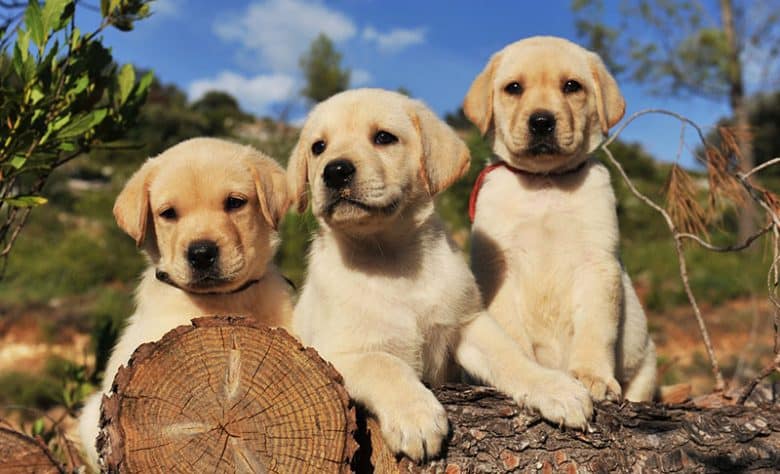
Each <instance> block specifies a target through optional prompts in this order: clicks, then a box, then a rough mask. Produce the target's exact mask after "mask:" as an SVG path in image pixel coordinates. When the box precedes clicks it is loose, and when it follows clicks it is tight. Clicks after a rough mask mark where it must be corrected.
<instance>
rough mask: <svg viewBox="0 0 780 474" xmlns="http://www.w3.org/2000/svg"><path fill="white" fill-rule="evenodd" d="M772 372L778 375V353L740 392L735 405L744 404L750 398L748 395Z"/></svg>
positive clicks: (779, 358)
mask: <svg viewBox="0 0 780 474" xmlns="http://www.w3.org/2000/svg"><path fill="white" fill-rule="evenodd" d="M774 371H777V372H778V373H780V353H778V354H775V358H774V359H773V360H772V362H770V363H769V364H768V365H767V366H766V367H764V369H763V370H762V371H761V373H759V374H758V376H757V377H755V378H754V379H753V380H751V381H750V383H749V384H747V385H746V386H745V389H744V390H743V391H742V395H740V396H739V400H737V403H739V404H740V405H741V404H743V403H745V401H747V399H748V397H750V394H751V393H753V390H755V388H756V386H757V385H758V384H759V383H760V382H761V381H762V380H764V379H765V378H767V377H769V376H770V375H771V374H772V372H774Z"/></svg>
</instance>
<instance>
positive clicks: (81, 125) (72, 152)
mask: <svg viewBox="0 0 780 474" xmlns="http://www.w3.org/2000/svg"><path fill="white" fill-rule="evenodd" d="M148 3H149V2H148V1H145V0H103V1H102V2H101V14H102V21H101V23H100V25H99V26H98V27H97V28H96V29H95V31H92V32H90V33H86V34H82V32H81V31H80V30H79V28H78V27H76V26H75V25H76V22H75V15H76V10H77V8H76V2H75V1H74V0H47V1H46V2H45V3H44V4H42V5H41V4H40V3H39V2H38V1H37V0H32V1H30V2H29V4H28V5H27V7H26V9H25V10H24V11H23V16H22V15H21V14H18V15H14V14H13V13H8V11H9V10H10V11H11V12H13V11H17V10H19V4H16V3H10V4H5V3H4V4H3V5H0V6H4V7H5V8H4V11H5V14H4V15H3V18H4V20H3V21H4V23H3V25H4V26H3V28H0V57H2V58H3V59H2V62H1V63H0V97H2V101H0V127H2V128H1V130H2V132H0V136H2V141H1V142H0V258H2V259H3V263H4V262H5V261H6V257H7V255H8V254H9V253H10V251H11V248H12V247H13V244H14V242H15V240H16V238H17V236H18V235H19V233H20V231H21V229H22V227H24V225H25V222H26V221H27V218H28V216H29V214H30V210H31V209H32V208H33V207H35V206H39V205H41V204H44V203H46V199H45V198H44V197H43V196H41V194H40V193H41V190H42V189H43V186H44V185H45V184H46V181H47V179H48V177H49V175H50V174H51V172H52V171H53V170H55V169H56V168H58V167H60V166H62V165H63V164H65V163H67V162H68V161H70V160H72V159H73V158H76V157H77V156H79V155H81V154H83V153H85V152H87V151H89V150H90V149H91V148H93V147H95V146H97V145H99V144H101V143H104V142H106V141H109V140H113V139H116V138H117V137H119V136H121V134H122V133H123V132H124V130H126V129H127V128H128V126H129V125H131V124H132V123H133V121H134V119H135V116H136V115H137V113H138V110H139V108H140V106H141V104H142V103H143V101H144V99H145V96H146V91H147V89H148V87H149V84H150V83H151V80H152V76H151V74H146V75H145V76H144V77H143V78H141V79H140V81H136V74H135V70H134V69H133V67H132V65H129V64H128V65H125V66H122V67H120V66H118V65H117V64H115V63H114V62H113V58H112V57H111V52H110V51H109V50H108V49H107V48H106V47H105V46H103V44H102V38H100V37H99V35H100V33H101V32H102V31H104V30H105V29H106V28H109V27H112V26H113V27H116V28H118V29H120V30H122V31H128V30H130V29H132V26H133V22H134V21H136V20H139V19H141V18H144V17H146V16H147V15H148V14H149V5H148ZM12 30H14V31H13V34H10V33H9V32H10V31H12ZM12 36H13V37H14V40H13V43H11V40H10V37H12ZM11 45H12V46H11ZM9 47H10V50H11V51H12V53H11V55H10V57H9V55H8V50H9ZM0 277H1V274H0Z"/></svg>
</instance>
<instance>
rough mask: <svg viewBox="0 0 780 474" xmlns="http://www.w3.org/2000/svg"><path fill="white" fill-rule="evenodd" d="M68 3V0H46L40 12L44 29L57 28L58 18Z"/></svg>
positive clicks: (58, 24)
mask: <svg viewBox="0 0 780 474" xmlns="http://www.w3.org/2000/svg"><path fill="white" fill-rule="evenodd" d="M69 3H70V0H46V4H44V6H43V13H42V17H43V29H44V31H49V30H55V31H56V30H58V29H59V26H60V18H61V17H62V13H63V12H64V11H65V7H66V6H67V5H68V4H69Z"/></svg>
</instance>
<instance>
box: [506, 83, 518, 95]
mask: <svg viewBox="0 0 780 474" xmlns="http://www.w3.org/2000/svg"><path fill="white" fill-rule="evenodd" d="M504 92H506V93H507V94H511V95H520V94H522V93H523V86H521V85H520V83H519V82H510V83H509V84H507V86H506V87H504Z"/></svg>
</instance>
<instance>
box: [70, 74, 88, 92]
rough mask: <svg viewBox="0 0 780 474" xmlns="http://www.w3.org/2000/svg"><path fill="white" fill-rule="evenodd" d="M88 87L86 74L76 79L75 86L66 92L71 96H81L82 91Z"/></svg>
mask: <svg viewBox="0 0 780 474" xmlns="http://www.w3.org/2000/svg"><path fill="white" fill-rule="evenodd" d="M88 85H89V76H88V75H87V74H84V75H82V76H81V77H79V78H78V80H77V81H76V85H74V86H73V87H71V88H70V90H69V91H68V94H72V95H74V96H76V95H79V94H81V93H82V92H84V90H85V89H86V88H87V86H88Z"/></svg>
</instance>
